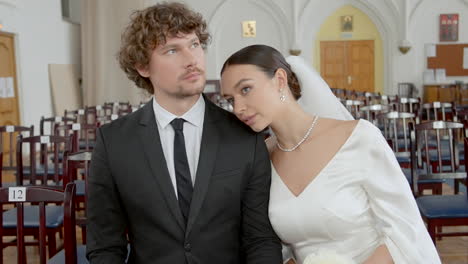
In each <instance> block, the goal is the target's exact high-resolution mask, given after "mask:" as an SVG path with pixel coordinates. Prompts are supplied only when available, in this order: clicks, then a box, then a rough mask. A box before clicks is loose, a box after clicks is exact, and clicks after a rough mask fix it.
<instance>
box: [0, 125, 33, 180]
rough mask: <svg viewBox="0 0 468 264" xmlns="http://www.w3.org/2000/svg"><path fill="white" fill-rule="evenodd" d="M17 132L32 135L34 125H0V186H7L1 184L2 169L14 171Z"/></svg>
mask: <svg viewBox="0 0 468 264" xmlns="http://www.w3.org/2000/svg"><path fill="white" fill-rule="evenodd" d="M19 134H22V135H27V136H33V135H34V126H30V127H25V126H0V187H8V186H4V185H3V171H8V172H12V173H14V172H16V136H17V135H19ZM13 185H14V183H12V184H9V186H13Z"/></svg>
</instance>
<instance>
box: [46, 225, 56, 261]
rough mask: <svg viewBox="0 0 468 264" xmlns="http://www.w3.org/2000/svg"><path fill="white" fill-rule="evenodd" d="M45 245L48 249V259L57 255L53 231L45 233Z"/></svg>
mask: <svg viewBox="0 0 468 264" xmlns="http://www.w3.org/2000/svg"><path fill="white" fill-rule="evenodd" d="M47 245H48V249H49V258H51V257H53V256H54V255H55V254H56V253H57V243H56V241H55V230H51V231H48V232H47Z"/></svg>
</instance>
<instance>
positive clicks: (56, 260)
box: [47, 245, 89, 264]
mask: <svg viewBox="0 0 468 264" xmlns="http://www.w3.org/2000/svg"><path fill="white" fill-rule="evenodd" d="M76 254H77V264H88V263H89V262H88V260H87V259H86V246H85V245H80V246H77V247H76ZM47 263H48V264H63V263H65V251H64V250H60V251H59V252H58V253H57V254H55V255H54V256H53V257H52V258H51V259H49V260H48V261H47Z"/></svg>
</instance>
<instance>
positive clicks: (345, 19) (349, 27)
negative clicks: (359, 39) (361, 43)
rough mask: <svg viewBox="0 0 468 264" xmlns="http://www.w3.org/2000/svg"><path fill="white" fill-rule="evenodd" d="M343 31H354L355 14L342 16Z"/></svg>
mask: <svg viewBox="0 0 468 264" xmlns="http://www.w3.org/2000/svg"><path fill="white" fill-rule="evenodd" d="M340 20H341V23H340V25H341V32H352V31H353V16H350V15H346V16H341V17H340Z"/></svg>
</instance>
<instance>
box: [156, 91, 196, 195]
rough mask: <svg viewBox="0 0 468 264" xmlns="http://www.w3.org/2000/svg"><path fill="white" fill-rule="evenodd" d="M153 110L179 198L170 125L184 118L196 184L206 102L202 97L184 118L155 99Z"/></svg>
mask: <svg viewBox="0 0 468 264" xmlns="http://www.w3.org/2000/svg"><path fill="white" fill-rule="evenodd" d="M153 110H154V115H155V116H156V123H157V124H158V130H159V137H160V139H161V145H162V149H163V152H164V157H165V158H166V164H167V169H168V170H169V176H170V177H171V181H172V185H173V186H174V191H175V194H176V196H177V182H176V176H175V168H174V135H175V133H174V128H172V125H171V124H170V123H171V121H172V120H174V119H175V118H183V119H185V121H186V122H184V140H185V149H186V151H187V160H188V164H189V167H190V176H191V177H192V184H195V174H196V172H197V166H198V158H199V156H200V145H201V137H202V133H203V121H204V119H205V100H204V99H203V96H200V98H199V99H198V101H197V102H196V103H195V104H194V105H193V106H192V108H191V109H190V110H188V111H187V112H186V113H185V114H183V115H182V116H176V115H174V114H172V113H170V112H169V111H167V110H166V109H164V108H163V107H162V106H161V105H159V104H158V102H157V101H156V99H155V98H154V97H153Z"/></svg>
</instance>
